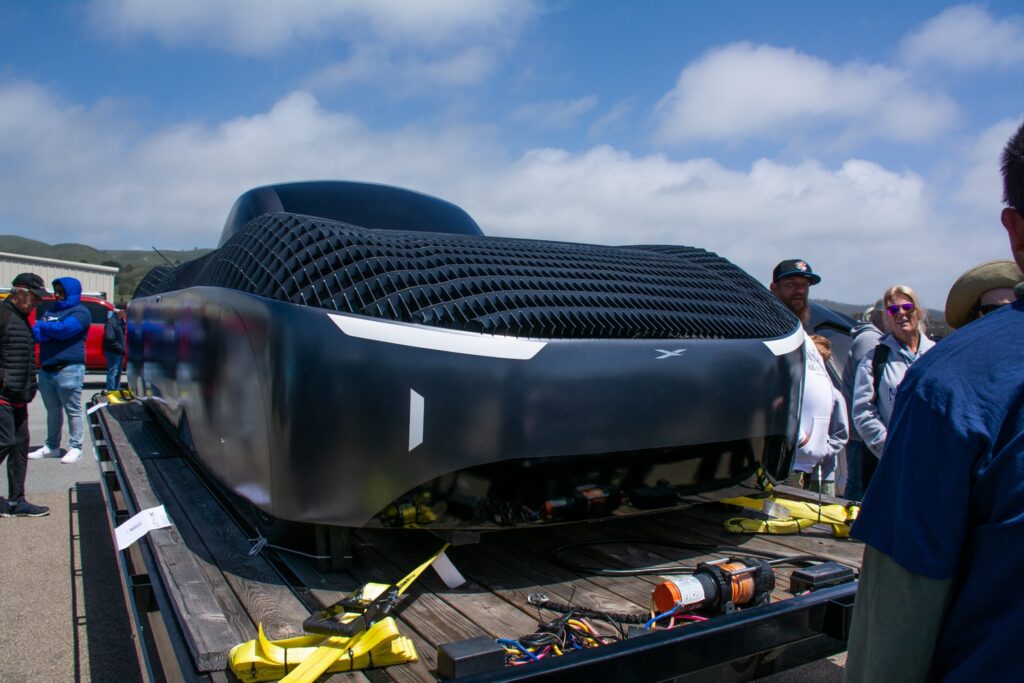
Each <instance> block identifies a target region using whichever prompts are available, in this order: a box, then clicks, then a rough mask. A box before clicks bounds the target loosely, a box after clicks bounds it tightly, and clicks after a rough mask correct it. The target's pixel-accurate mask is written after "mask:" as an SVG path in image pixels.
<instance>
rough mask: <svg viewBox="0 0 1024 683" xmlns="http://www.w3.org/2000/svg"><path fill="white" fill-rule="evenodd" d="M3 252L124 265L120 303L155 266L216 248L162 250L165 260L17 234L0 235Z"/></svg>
mask: <svg viewBox="0 0 1024 683" xmlns="http://www.w3.org/2000/svg"><path fill="white" fill-rule="evenodd" d="M0 251H5V252H8V253H11V254H24V255H26V256H40V257H42V258H52V259H60V260H62V261H75V262H77V263H91V264H93V265H97V266H113V267H115V268H120V272H119V273H118V274H117V275H116V276H114V302H115V303H116V304H118V305H120V304H123V303H124V302H126V301H128V300H129V299H131V296H132V293H133V292H134V291H135V288H136V287H137V286H138V284H139V282H140V281H141V280H142V278H143V277H145V276H146V273H148V272H149V271H150V269H152V268H153V267H154V266H159V265H164V264H166V263H167V261H170V262H171V263H173V264H174V265H178V264H180V263H185V262H186V261H191V260H192V259H194V258H199V257H200V256H203V255H205V254H208V253H210V252H211V251H213V250H212V249H189V250H174V249H167V250H163V249H161V250H160V253H161V254H163V255H164V256H165V257H166V258H167V261H165V260H164V259H163V258H161V256H160V254H157V253H156V252H155V251H153V250H146V249H96V248H94V247H90V246H88V245H85V244H70V243H68V244H46V243H45V242H40V241H38V240H33V239H28V238H26V237H18V236H16V235H0Z"/></svg>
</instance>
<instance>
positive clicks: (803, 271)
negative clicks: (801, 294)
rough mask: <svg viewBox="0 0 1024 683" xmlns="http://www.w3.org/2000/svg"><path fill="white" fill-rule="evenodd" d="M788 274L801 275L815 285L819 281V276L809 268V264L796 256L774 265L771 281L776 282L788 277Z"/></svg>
mask: <svg viewBox="0 0 1024 683" xmlns="http://www.w3.org/2000/svg"><path fill="white" fill-rule="evenodd" d="M790 275H803V276H804V277H805V278H807V279H808V280H810V281H811V284H812V285H816V284H818V283H819V282H821V276H819V275H815V274H814V271H813V270H811V264H810V263H808V262H807V261H804V260H803V259H798V258H794V259H789V260H787V261H783V262H781V263H780V264H779V265H777V266H775V270H774V271H772V282H778V281H779V280H781V279H782V278H784V277H789V276H790Z"/></svg>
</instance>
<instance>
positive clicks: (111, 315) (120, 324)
mask: <svg viewBox="0 0 1024 683" xmlns="http://www.w3.org/2000/svg"><path fill="white" fill-rule="evenodd" d="M124 337H125V334H124V311H123V310H121V309H119V308H117V309H114V310H113V311H108V312H107V322H106V325H105V326H104V327H103V355H104V356H106V358H107V391H117V390H118V389H120V388H121V364H122V363H123V362H124Z"/></svg>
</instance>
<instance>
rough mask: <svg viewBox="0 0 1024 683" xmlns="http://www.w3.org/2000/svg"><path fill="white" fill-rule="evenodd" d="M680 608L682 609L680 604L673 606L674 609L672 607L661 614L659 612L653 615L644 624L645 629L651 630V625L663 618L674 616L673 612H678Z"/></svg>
mask: <svg viewBox="0 0 1024 683" xmlns="http://www.w3.org/2000/svg"><path fill="white" fill-rule="evenodd" d="M679 609H680V605H676V606H675V607H673V608H672V609H670V610H669V611H667V612H662V613H661V614H657V615H655V616H653V617H652V618H650V619H648V621H647V623H646V624H644V629H645V630H650V628H651V626H654V622H656V621H659V620H661V619H664V618H665V617H670V616H672V615H673V614H675V613H676V612H678V611H679Z"/></svg>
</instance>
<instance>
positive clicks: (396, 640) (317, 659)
mask: <svg viewBox="0 0 1024 683" xmlns="http://www.w3.org/2000/svg"><path fill="white" fill-rule="evenodd" d="M447 548H448V544H447V543H445V544H444V545H443V546H442V547H441V549H440V550H438V551H437V552H436V553H434V554H433V555H432V556H431V557H430V559H428V560H427V561H426V562H424V563H423V564H421V565H420V566H418V567H416V568H415V569H413V570H412V571H411V572H409V573H408V574H406V575H405V576H404V577H402V578H401V579H400V580H399V581H398V582H396V583H395V584H394V588H395V589H396V590H397V594H398V595H401V594H403V593H405V591H406V590H407V589H408V588H409V586H411V585H412V583H413V582H414V581H415V580H416V579H417V578H419V576H420V574H422V573H423V572H424V571H426V569H427V567H429V566H430V565H431V564H433V563H434V560H436V559H437V558H438V557H440V555H441V553H443V552H444V551H445V550H446V549H447ZM391 588H392V586H391V584H386V583H368V584H366V585H365V586H363V587H362V588H361V589H360V590H359V591H357V592H358V593H359V594H360V598H361V599H363V600H366V601H373V600H375V599H376V598H378V597H380V596H381V595H383V594H384V593H385V591H388V590H390V589H391ZM360 616H361V615H360V614H356V613H346V614H343V615H341V616H340V617H338V620H339V621H340V622H342V623H347V622H349V621H354V620H355V619H358V618H359V617H360ZM416 659H417V655H416V648H415V647H414V646H413V643H412V641H411V640H409V639H408V638H406V637H404V636H402V635H401V634H400V633H399V632H398V625H397V624H396V623H395V620H394V619H393V618H391V617H385V618H383V619H381V620H380V621H378V622H376V623H374V624H373V625H372V626H370V627H369V628H368V629H367V630H365V631H360V632H358V633H356V634H354V635H352V636H324V635H318V634H311V635H305V636H298V637H295V638H286V639H283V640H268V639H267V637H266V636H265V635H264V633H263V625H262V624H261V625H260V626H259V633H258V637H257V638H256V639H255V640H250V641H248V642H245V643H241V644H240V645H236V646H235V647H233V648H231V652H230V653H228V663H229V665H230V667H231V671H232V672H234V674H235V676H237V677H238V678H239V680H242V681H246V682H248V681H273V680H277V679H281V680H282V681H287V683H312V682H313V681H315V680H316V679H317V678H319V677H320V676H321V675H322V674H324V673H326V672H331V673H336V672H339V671H355V670H359V669H370V668H376V667H382V666H391V665H393V664H405V663H406V662H414V661H416ZM282 676H284V678H281V677H282Z"/></svg>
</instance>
